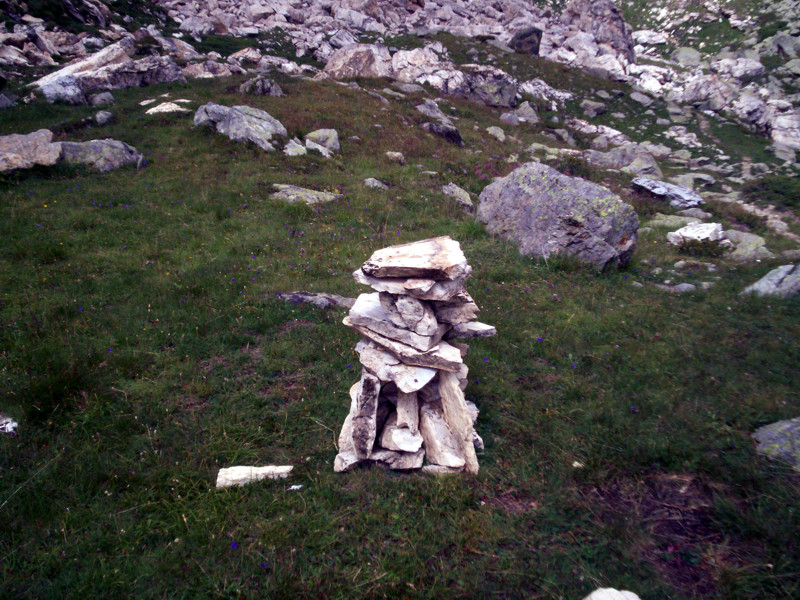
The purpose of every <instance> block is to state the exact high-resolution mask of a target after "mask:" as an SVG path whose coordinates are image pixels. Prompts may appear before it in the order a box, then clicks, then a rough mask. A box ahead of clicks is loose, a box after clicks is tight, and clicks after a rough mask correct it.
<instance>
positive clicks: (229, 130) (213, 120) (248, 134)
mask: <svg viewBox="0 0 800 600" xmlns="http://www.w3.org/2000/svg"><path fill="white" fill-rule="evenodd" d="M194 124H195V125H197V126H201V125H209V126H211V127H214V128H215V129H216V130H217V131H218V132H219V133H221V134H222V135H226V136H228V137H229V138H230V139H232V140H233V141H234V142H252V143H254V144H255V145H256V146H258V147H259V148H261V149H263V150H267V151H268V152H271V151H273V150H275V146H274V145H273V144H272V141H271V140H272V137H273V136H283V137H285V136H286V135H287V132H286V128H285V127H284V126H283V124H282V123H281V122H280V121H278V120H277V119H275V118H274V117H272V116H271V115H270V114H269V113H267V112H266V111H263V110H259V109H257V108H252V107H250V106H233V107H228V106H222V105H220V104H214V103H213V102H209V103H208V104H204V105H203V106H201V107H200V108H198V109H197V112H196V113H195V115H194Z"/></svg>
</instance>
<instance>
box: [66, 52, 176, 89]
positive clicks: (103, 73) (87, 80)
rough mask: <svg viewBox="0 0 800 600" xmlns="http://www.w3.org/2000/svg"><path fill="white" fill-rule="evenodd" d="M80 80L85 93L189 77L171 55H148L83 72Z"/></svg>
mask: <svg viewBox="0 0 800 600" xmlns="http://www.w3.org/2000/svg"><path fill="white" fill-rule="evenodd" d="M78 81H79V83H80V86H81V89H82V90H83V91H84V92H107V91H109V90H117V89H121V88H133V87H144V86H148V85H155V84H158V83H172V82H174V81H186V78H185V77H184V76H183V73H182V72H181V68H180V67H179V66H178V65H177V64H175V61H174V60H172V58H170V57H169V56H147V57H145V58H142V59H139V60H132V61H129V62H123V63H120V64H113V65H108V66H105V67H101V68H100V69H97V70H96V71H91V72H87V73H83V74H81V75H80V76H79V77H78Z"/></svg>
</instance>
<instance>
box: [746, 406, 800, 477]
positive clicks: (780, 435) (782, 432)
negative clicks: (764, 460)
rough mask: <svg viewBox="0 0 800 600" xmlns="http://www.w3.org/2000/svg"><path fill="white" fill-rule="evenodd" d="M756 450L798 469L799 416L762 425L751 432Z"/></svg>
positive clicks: (799, 463)
mask: <svg viewBox="0 0 800 600" xmlns="http://www.w3.org/2000/svg"><path fill="white" fill-rule="evenodd" d="M753 439H755V440H756V442H758V447H757V448H756V452H758V453H759V454H763V455H764V456H769V457H771V458H777V459H778V460H781V461H783V462H785V463H788V464H790V465H791V466H792V467H794V469H795V470H797V471H800V417H797V418H795V419H787V420H786V421H778V422H777V423H772V424H770V425H764V427H761V428H759V429H756V431H755V432H754V433H753Z"/></svg>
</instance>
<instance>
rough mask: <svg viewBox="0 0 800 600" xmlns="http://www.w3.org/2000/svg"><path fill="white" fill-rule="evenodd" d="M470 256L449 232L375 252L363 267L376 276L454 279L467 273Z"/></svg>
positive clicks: (366, 271)
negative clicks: (445, 234)
mask: <svg viewBox="0 0 800 600" xmlns="http://www.w3.org/2000/svg"><path fill="white" fill-rule="evenodd" d="M467 268H468V265H467V259H466V257H465V256H464V253H463V252H462V251H461V246H460V245H459V243H458V242H457V241H455V240H454V239H452V238H451V237H449V236H441V237H436V238H430V239H427V240H420V241H418V242H412V243H410V244H398V245H397V246H389V247H387V248H381V249H380V250H376V251H375V252H373V254H372V256H371V257H370V258H369V260H367V261H366V262H365V263H364V264H363V265H362V266H361V269H362V270H363V271H364V273H366V274H367V275H371V276H373V277H379V278H381V277H418V278H422V279H435V280H438V279H447V280H453V279H458V278H460V277H465V276H466V274H467Z"/></svg>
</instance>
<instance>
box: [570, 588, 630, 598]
mask: <svg viewBox="0 0 800 600" xmlns="http://www.w3.org/2000/svg"><path fill="white" fill-rule="evenodd" d="M583 600H641V599H640V598H639V596H637V595H636V594H634V593H633V592H629V591H627V590H622V591H620V590H615V589H614V588H598V589H596V590H595V591H593V592H592V593H591V594H589V595H588V596H586V598H584V599H583Z"/></svg>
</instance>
